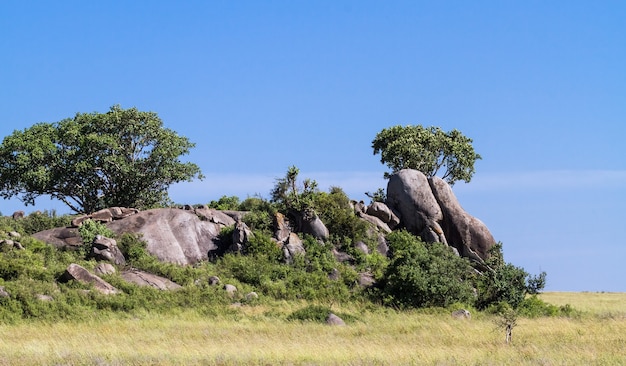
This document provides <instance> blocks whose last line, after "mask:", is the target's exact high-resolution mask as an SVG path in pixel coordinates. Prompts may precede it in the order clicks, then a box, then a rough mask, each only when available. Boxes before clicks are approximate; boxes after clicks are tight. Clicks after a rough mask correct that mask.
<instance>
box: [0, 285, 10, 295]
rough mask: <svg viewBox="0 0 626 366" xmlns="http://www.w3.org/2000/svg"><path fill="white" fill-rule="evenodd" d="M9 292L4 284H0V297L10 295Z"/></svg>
mask: <svg viewBox="0 0 626 366" xmlns="http://www.w3.org/2000/svg"><path fill="white" fill-rule="evenodd" d="M10 296H11V294H9V293H8V292H7V290H6V289H5V288H4V286H0V297H10Z"/></svg>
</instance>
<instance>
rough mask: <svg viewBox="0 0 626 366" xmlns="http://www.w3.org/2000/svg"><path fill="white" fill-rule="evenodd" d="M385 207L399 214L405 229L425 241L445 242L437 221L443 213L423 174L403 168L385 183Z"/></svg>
mask: <svg viewBox="0 0 626 366" xmlns="http://www.w3.org/2000/svg"><path fill="white" fill-rule="evenodd" d="M387 206H389V208H391V209H392V210H393V211H395V212H397V213H398V214H399V215H400V220H401V221H402V223H403V224H404V227H406V229H407V230H408V231H410V232H411V233H414V234H416V235H419V236H420V237H422V239H423V240H426V241H439V242H442V243H445V237H443V235H442V234H443V232H442V231H441V228H440V225H439V222H441V221H442V220H443V212H442V211H441V208H440V207H439V203H438V202H437V199H436V198H435V196H434V195H433V192H432V191H431V189H430V184H429V183H428V178H426V176H425V175H424V173H422V172H420V171H418V170H413V169H402V170H400V171H399V172H397V173H395V174H393V175H392V176H391V177H390V178H389V182H388V183H387Z"/></svg>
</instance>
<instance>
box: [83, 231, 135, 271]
mask: <svg viewBox="0 0 626 366" xmlns="http://www.w3.org/2000/svg"><path fill="white" fill-rule="evenodd" d="M89 256H90V257H91V258H94V259H95V260H97V261H108V262H111V263H113V264H117V265H125V264H126V259H125V258H124V254H122V251H121V250H120V248H118V247H117V242H116V241H115V239H111V238H107V237H106V236H102V235H97V236H96V238H95V239H94V241H93V243H92V245H91V251H90V252H89Z"/></svg>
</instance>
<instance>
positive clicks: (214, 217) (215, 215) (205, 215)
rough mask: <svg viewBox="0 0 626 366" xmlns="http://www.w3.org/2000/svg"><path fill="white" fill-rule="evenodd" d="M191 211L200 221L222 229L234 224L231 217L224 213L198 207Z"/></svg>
mask: <svg viewBox="0 0 626 366" xmlns="http://www.w3.org/2000/svg"><path fill="white" fill-rule="evenodd" d="M192 211H193V212H195V214H196V215H198V216H199V217H200V218H201V219H203V220H206V221H209V222H211V223H214V224H217V225H221V226H222V227H224V226H233V225H235V223H236V220H235V219H234V218H233V217H232V216H230V215H227V214H226V213H225V212H224V211H220V210H215V209H212V208H208V207H206V206H200V207H198V208H196V209H195V210H192Z"/></svg>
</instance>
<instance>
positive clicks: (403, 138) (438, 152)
mask: <svg viewBox="0 0 626 366" xmlns="http://www.w3.org/2000/svg"><path fill="white" fill-rule="evenodd" d="M372 148H373V149H374V154H378V153H380V155H381V158H380V162H381V163H383V164H387V166H388V167H389V168H391V170H392V173H395V172H397V171H399V170H402V169H406V168H409V169H416V170H419V171H421V172H422V173H424V174H426V175H427V176H429V177H432V176H435V175H437V173H438V172H439V171H440V170H441V169H442V168H445V171H443V173H442V175H441V178H442V179H444V180H446V181H447V182H448V183H449V184H454V183H455V182H456V181H458V180H463V181H465V182H469V181H470V180H471V179H472V176H473V175H474V162H476V160H478V159H481V156H480V155H478V154H477V153H476V152H475V151H474V148H473V147H472V139H470V138H468V137H466V136H464V135H463V134H462V133H461V132H460V131H458V130H456V129H454V130H452V131H449V132H444V131H443V130H441V128H439V127H423V126H421V125H417V126H412V125H408V126H393V127H390V128H385V129H383V130H382V131H380V132H379V133H378V134H377V135H376V138H374V140H373V141H372ZM385 177H389V173H385Z"/></svg>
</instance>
